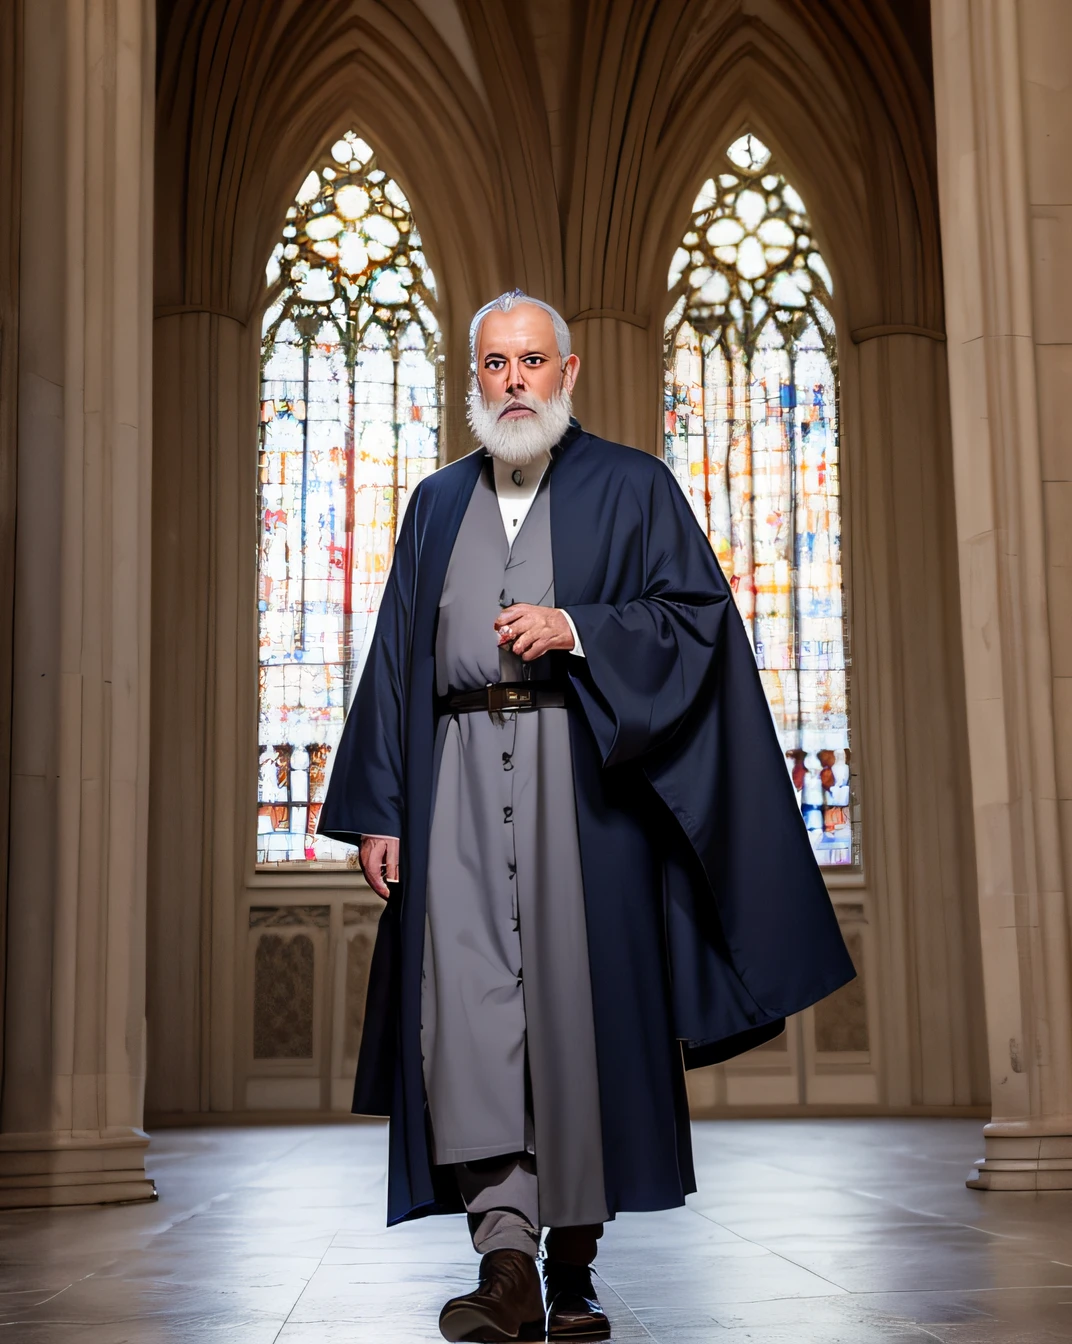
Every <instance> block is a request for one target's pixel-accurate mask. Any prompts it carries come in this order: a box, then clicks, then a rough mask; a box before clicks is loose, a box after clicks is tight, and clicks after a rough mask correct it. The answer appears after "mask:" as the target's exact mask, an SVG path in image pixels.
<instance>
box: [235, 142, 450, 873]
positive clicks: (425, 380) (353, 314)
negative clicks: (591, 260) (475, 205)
mask: <svg viewBox="0 0 1072 1344" xmlns="http://www.w3.org/2000/svg"><path fill="white" fill-rule="evenodd" d="M267 280H268V285H269V287H270V288H275V287H277V286H278V285H280V284H281V283H282V289H281V290H280V291H279V293H278V294H277V296H276V298H275V299H274V301H273V302H272V303H271V305H270V307H269V308H268V311H267V313H266V314H265V317H264V327H263V345H262V360H261V425H260V486H259V506H260V543H259V544H260V550H259V592H258V599H259V603H258V605H259V626H260V732H259V753H260V754H259V790H258V809H257V811H258V818H257V861H258V863H260V864H271V865H273V866H275V865H279V864H295V863H298V864H303V865H307V864H310V863H312V864H336V863H339V862H344V861H345V860H346V856H347V854H348V853H351V852H352V851H350V850H348V848H347V847H346V846H343V845H339V844H336V843H334V842H332V841H330V840H323V839H319V838H317V836H316V835H315V830H316V819H317V814H318V813H319V810H320V807H321V804H322V801H323V796H324V784H325V779H326V777H327V774H328V772H329V771H330V767H331V754H332V752H333V751H334V749H335V746H336V744H337V743H338V740H339V734H340V732H341V731H342V724H343V719H344V717H345V713H346V707H347V705H348V704H349V701H350V696H351V692H352V689H353V687H354V685H355V682H356V678H357V676H358V675H359V673H360V669H361V664H362V659H363V656H364V651H365V645H366V641H367V638H368V635H369V631H370V628H371V625H372V622H373V620H374V618H375V614H376V610H377V608H378V606H379V602H380V596H381V594H382V592H383V584H384V581H385V580H386V577H387V571H388V568H389V567H390V563H391V556H392V553H393V549H394V542H395V537H396V535H397V533H398V526H399V522H400V520H401V517H402V514H403V512H404V510H405V507H406V501H407V499H408V497H409V492H410V491H411V490H412V489H413V487H414V486H415V485H416V483H417V482H418V481H419V480H420V479H421V477H422V476H425V475H427V474H428V473H429V472H430V471H432V470H434V468H435V466H436V461H437V453H438V437H439V407H440V387H441V382H442V379H441V368H442V355H441V353H440V341H439V324H438V322H437V320H436V317H435V302H436V289H435V281H434V279H433V276H432V272H431V270H430V269H429V267H428V263H427V261H426V260H425V257H424V253H423V251H422V249H421V240H420V235H419V233H418V231H417V228H416V226H415V224H414V222H413V217H412V214H411V212H410V207H409V203H408V201H407V200H406V197H405V195H404V194H403V192H402V190H401V188H400V187H399V185H398V183H397V182H395V181H394V180H393V179H392V178H390V177H388V176H387V174H386V173H385V172H384V171H383V170H382V169H380V168H378V167H377V164H376V156H375V154H374V153H373V151H372V149H371V148H370V146H369V145H367V144H366V143H365V142H364V141H363V140H361V139H360V138H359V137H358V136H357V135H355V134H353V133H352V132H351V133H348V134H347V135H345V136H344V137H343V138H342V139H341V140H339V141H337V142H336V143H335V144H334V145H333V146H332V147H331V151H330V153H329V155H327V156H326V157H325V160H324V161H323V162H322V163H321V164H320V165H319V166H318V167H317V168H316V169H314V170H313V171H312V172H310V173H309V175H308V177H307V178H306V179H305V181H304V182H303V183H302V186H301V188H300V189H299V191H298V195H297V197H296V199H295V202H294V205H293V206H291V208H290V210H289V211H288V212H287V221H286V225H285V226H284V229H283V237H282V239H281V240H280V242H279V243H278V244H277V246H276V248H275V250H274V252H273V253H272V257H271V260H270V261H269V263H268V268H267Z"/></svg>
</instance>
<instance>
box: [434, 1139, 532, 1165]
mask: <svg viewBox="0 0 1072 1344" xmlns="http://www.w3.org/2000/svg"><path fill="white" fill-rule="evenodd" d="M512 1153H526V1154H528V1156H529V1157H532V1156H533V1153H532V1150H531V1149H530V1148H527V1147H526V1146H525V1142H524V1140H522V1141H521V1143H513V1144H509V1143H508V1144H502V1143H490V1144H484V1146H483V1147H481V1148H447V1149H445V1150H443V1151H442V1152H440V1150H439V1149H438V1148H437V1149H436V1151H435V1164H436V1166H437V1167H450V1166H454V1165H455V1164H456V1163H458V1162H482V1161H483V1160H484V1158H487V1157H509V1156H510V1155H511V1154H512Z"/></svg>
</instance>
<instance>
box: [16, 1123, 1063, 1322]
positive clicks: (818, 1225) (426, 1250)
mask: <svg viewBox="0 0 1072 1344" xmlns="http://www.w3.org/2000/svg"><path fill="white" fill-rule="evenodd" d="M694 1142H695V1155H696V1167H697V1177H698V1184H699V1190H698V1191H697V1193H696V1194H695V1195H693V1196H690V1198H689V1201H688V1206H687V1207H686V1208H681V1209H673V1210H669V1211H666V1212H663V1213H654V1214H624V1215H622V1216H621V1217H620V1218H618V1219H617V1220H616V1221H615V1223H614V1224H613V1225H611V1226H609V1227H608V1229H607V1233H606V1236H605V1237H604V1239H603V1241H602V1243H601V1246H600V1254H599V1259H598V1261H597V1271H598V1274H597V1277H598V1281H599V1290H600V1295H601V1297H602V1299H603V1302H604V1305H605V1306H606V1308H607V1311H608V1314H609V1316H610V1318H611V1322H612V1325H613V1329H614V1339H615V1340H616V1341H617V1342H618V1344H926V1341H934V1340H937V1341H939V1344H1055V1342H1056V1341H1058V1340H1062V1341H1066V1342H1067V1341H1068V1340H1069V1339H1072V1194H1047V1195H1020V1194H1011V1195H1010V1194H1001V1193H990V1194H983V1193H981V1192H978V1191H969V1190H967V1189H966V1188H965V1187H964V1184H963V1182H964V1177H965V1175H966V1174H967V1172H968V1170H969V1169H970V1166H971V1163H972V1161H973V1160H974V1158H975V1157H976V1156H977V1155H978V1153H979V1151H980V1147H981V1136H980V1126H979V1125H978V1124H977V1123H976V1122H974V1121H969V1122H961V1121H937V1120H935V1121H916V1120H911V1121H909V1120H806V1121H805V1120H792V1121H790V1120H785V1121H718V1122H699V1123H697V1124H696V1125H695V1126H694ZM385 1159H386V1144H385V1128H384V1126H383V1125H382V1124H340V1125H337V1126H293V1125H292V1126H280V1127H277V1128H275V1127H268V1126H263V1127H262V1126H258V1127H252V1128H244V1129H237V1128H236V1129H215V1128H214V1129H201V1130H196V1129H191V1130H171V1131H163V1132H161V1133H158V1134H155V1135H153V1139H152V1144H151V1146H150V1150H149V1165H150V1170H151V1173H152V1174H153V1176H154V1178H155V1179H156V1181H157V1185H158V1188H159V1190H160V1200H159V1202H158V1203H157V1204H154V1205H131V1206H127V1207H121V1208H99V1209H92V1208H91V1209H70V1210H57V1211H53V1212H24V1213H0V1344H343V1341H345V1344H393V1342H394V1341H399V1342H400V1344H403V1342H404V1344H422V1341H435V1340H438V1339H439V1332H438V1328H437V1320H438V1315H439V1308H440V1306H441V1305H442V1303H443V1301H444V1300H445V1299H446V1298H447V1297H449V1296H451V1295H452V1294H454V1293H456V1292H459V1291H464V1290H465V1289H466V1288H467V1287H469V1286H470V1285H472V1284H473V1283H474V1282H475V1273H476V1266H477V1258H476V1256H475V1255H474V1254H473V1252H472V1249H471V1248H470V1246H469V1244H468V1238H467V1235H466V1229H465V1222H464V1219H462V1218H461V1217H458V1216H452V1217H448V1218H438V1219H423V1220H418V1221H416V1222H413V1223H407V1224H404V1225H402V1226H401V1227H397V1228H391V1229H387V1228H385V1226H384V1217H385V1207H386V1195H385V1188H384V1167H385Z"/></svg>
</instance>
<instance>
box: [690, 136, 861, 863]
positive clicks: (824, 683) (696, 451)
mask: <svg viewBox="0 0 1072 1344" xmlns="http://www.w3.org/2000/svg"><path fill="white" fill-rule="evenodd" d="M668 289H669V291H670V295H671V298H672V300H673V306H672V307H671V309H670V312H669V314H668V316H667V318H666V322H665V328H664V332H665V416H666V419H665V454H666V462H667V465H668V466H669V467H670V469H671V470H672V471H673V472H674V474H675V476H676V477H677V479H678V481H679V483H680V484H681V486H682V488H683V490H684V491H685V493H686V495H687V496H688V498H689V500H690V502H691V504H692V507H693V510H694V512H695V514H696V517H697V520H698V521H699V523H700V525H701V526H702V527H703V528H704V530H705V532H706V533H707V536H708V537H709V539H710V541H711V545H712V547H713V549H714V551H715V553H716V555H717V556H718V559H719V562H720V564H721V565H722V568H723V570H724V572H725V574H726V578H727V579H728V581H729V584H730V587H731V589H732V590H733V595H734V598H735V600H736V603H737V606H738V609H739V611H740V613H741V616H742V618H743V620H744V624H745V629H746V630H747V631H748V635H749V638H750V640H751V643H752V647H753V650H754V652H755V655H756V662H757V663H758V665H759V668H760V676H761V678H762V681H763V687H764V690H765V692H766V694H767V699H768V702H769V704H770V707H771V712H772V714H773V716H774V720H775V724H776V727H777V729H778V735H779V738H780V739H781V743H782V748H783V750H784V752H785V755H786V760H787V765H788V767H789V770H790V774H791V777H792V780H793V785H794V787H795V789H796V792H797V798H798V801H799V803H800V805H801V810H802V812H803V814H804V820H805V823H806V825H807V827H808V832H809V835H810V837H811V840H812V845H813V848H814V850H815V853H816V856H817V858H818V859H819V861H820V862H821V863H824V864H829V865H832V866H834V865H848V864H852V863H853V862H854V860H855V859H856V858H857V854H856V848H857V847H856V844H855V842H854V825H853V810H852V797H851V784H850V769H849V765H850V749H849V704H848V657H847V629H846V623H845V607H844V601H843V592H842V569H841V499H840V461H839V423H838V351H837V337H836V333H835V329H834V321H833V317H832V315H831V306H832V290H833V281H832V279H831V276H830V271H829V269H828V267H827V265H826V262H825V261H824V260H823V257H822V254H821V252H820V251H819V249H818V247H817V245H816V243H815V240H814V237H813V231H812V225H811V220H810V218H809V216H808V213H807V209H806V207H805V204H804V201H803V200H802V198H801V197H800V195H799V193H798V192H797V191H796V189H795V188H794V187H793V185H792V184H791V183H790V182H789V181H788V180H787V179H786V177H785V175H784V173H782V172H781V171H780V169H779V166H778V164H777V161H776V160H775V159H774V158H773V157H772V154H771V151H770V150H769V149H768V148H767V146H766V145H765V144H763V142H762V141H761V140H759V138H758V137H757V136H755V135H752V134H746V135H743V136H740V137H738V138H737V139H736V140H734V141H733V143H732V144H731V145H730V146H729V147H728V148H727V150H726V152H725V155H724V157H723V158H722V161H721V162H720V164H719V165H718V167H717V169H716V171H715V173H714V174H713V175H712V176H711V177H709V178H708V179H707V181H706V182H705V183H704V184H703V186H702V187H701V189H700V192H699V195H698V196H697V197H696V200H695V201H694V203H693V209H692V216H691V218H690V220H689V226H688V229H687V231H686V232H685V234H684V236H683V238H682V240H681V245H680V246H679V247H678V249H677V251H676V252H675V253H674V257H673V260H672V262H671V266H670V272H669V276H668Z"/></svg>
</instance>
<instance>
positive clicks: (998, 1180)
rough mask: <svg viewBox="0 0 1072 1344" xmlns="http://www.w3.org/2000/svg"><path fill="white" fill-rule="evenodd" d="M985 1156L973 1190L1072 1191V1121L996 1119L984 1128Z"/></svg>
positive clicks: (970, 1181)
mask: <svg viewBox="0 0 1072 1344" xmlns="http://www.w3.org/2000/svg"><path fill="white" fill-rule="evenodd" d="M983 1137H984V1139H985V1141H986V1155H985V1156H984V1157H982V1158H980V1159H979V1161H978V1162H976V1164H975V1171H974V1173H973V1174H972V1175H971V1176H969V1177H968V1180H967V1185H968V1187H969V1189H971V1190H1072V1118H1069V1119H1067V1120H1066V1119H1062V1120H1057V1121H1029V1120H995V1121H993V1122H992V1123H991V1124H989V1125H984V1126H983Z"/></svg>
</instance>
